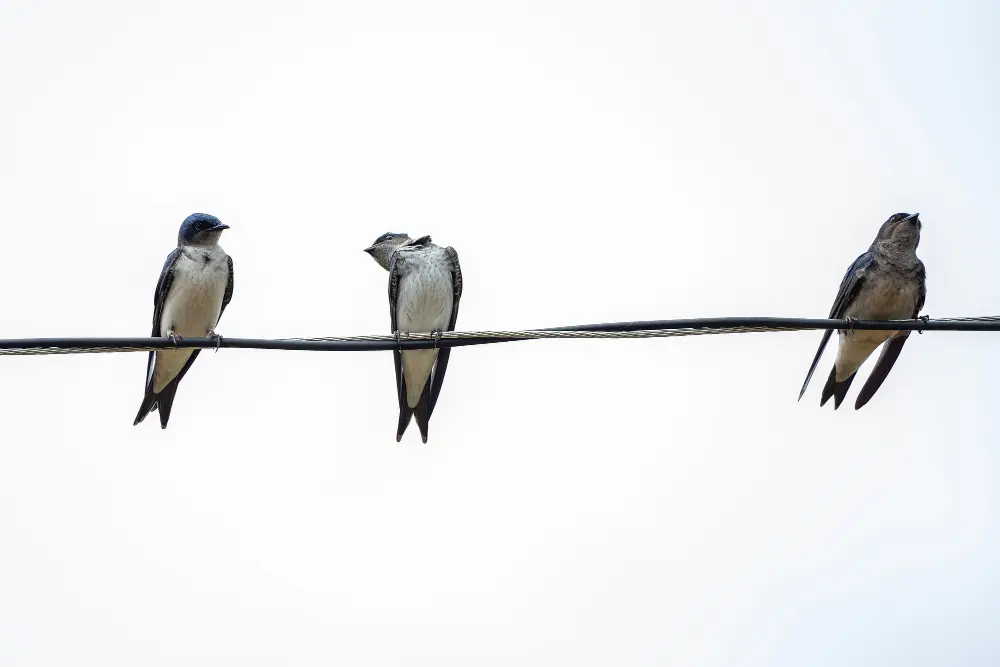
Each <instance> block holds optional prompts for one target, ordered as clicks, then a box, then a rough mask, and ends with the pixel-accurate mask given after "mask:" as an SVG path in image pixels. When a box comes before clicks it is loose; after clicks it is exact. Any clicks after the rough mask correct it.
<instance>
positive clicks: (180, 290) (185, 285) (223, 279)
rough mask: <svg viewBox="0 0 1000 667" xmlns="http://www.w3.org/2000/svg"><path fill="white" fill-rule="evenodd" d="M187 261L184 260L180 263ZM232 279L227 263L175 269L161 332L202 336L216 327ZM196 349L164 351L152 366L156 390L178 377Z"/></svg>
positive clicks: (165, 304) (165, 305) (161, 319)
mask: <svg viewBox="0 0 1000 667" xmlns="http://www.w3.org/2000/svg"><path fill="white" fill-rule="evenodd" d="M185 261H187V260H186V259H182V260H180V261H179V262H178V264H181V263H182V262H185ZM228 281H229V274H228V265H227V266H226V269H225V270H223V269H222V268H221V267H220V266H218V265H215V266H213V265H209V266H208V267H205V268H200V269H198V270H191V269H188V268H187V267H184V266H180V267H177V269H175V276H174V281H173V284H172V285H171V286H170V293H169V294H168V295H167V299H166V302H165V303H164V304H163V313H162V315H161V316H160V335H161V336H167V335H168V334H169V333H170V332H171V331H172V332H173V333H174V334H175V335H177V336H180V337H182V338H203V337H205V335H206V334H208V332H209V331H211V330H212V329H214V328H215V326H216V324H218V321H219V314H220V313H221V311H222V299H223V298H224V296H225V293H226V285H227V283H228ZM192 352H193V350H162V351H159V352H157V353H156V360H155V364H154V366H153V391H154V392H157V393H158V392H160V391H162V389H163V388H164V387H165V386H167V384H168V383H169V382H170V381H171V380H173V379H174V378H175V377H177V374H178V373H180V372H181V369H183V368H184V364H186V363H187V360H188V358H189V357H190V356H191V353H192Z"/></svg>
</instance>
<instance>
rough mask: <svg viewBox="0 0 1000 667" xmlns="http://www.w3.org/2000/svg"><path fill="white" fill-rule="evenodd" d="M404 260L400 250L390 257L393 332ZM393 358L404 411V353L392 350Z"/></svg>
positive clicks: (390, 315) (401, 409)
mask: <svg viewBox="0 0 1000 667" xmlns="http://www.w3.org/2000/svg"><path fill="white" fill-rule="evenodd" d="M404 261H405V260H403V259H401V256H400V253H399V252H394V253H393V254H392V257H391V258H390V259H389V320H390V322H391V323H392V332H393V333H396V332H397V331H398V328H397V324H396V300H397V298H398V297H399V279H400V275H399V273H400V268H401V266H402V263H403V262H404ZM392 360H393V362H394V363H395V366H396V394H397V398H398V399H399V409H400V411H401V412H402V411H403V410H406V409H408V406H407V405H406V380H405V379H404V378H403V367H402V354H401V353H400V351H399V350H398V349H397V350H393V351H392ZM407 416H408V415H407Z"/></svg>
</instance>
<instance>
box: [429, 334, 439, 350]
mask: <svg viewBox="0 0 1000 667" xmlns="http://www.w3.org/2000/svg"><path fill="white" fill-rule="evenodd" d="M431 336H433V337H434V349H435V350H436V349H437V347H438V344H439V343H440V342H441V331H440V330H438V329H435V330H434V331H432V332H431Z"/></svg>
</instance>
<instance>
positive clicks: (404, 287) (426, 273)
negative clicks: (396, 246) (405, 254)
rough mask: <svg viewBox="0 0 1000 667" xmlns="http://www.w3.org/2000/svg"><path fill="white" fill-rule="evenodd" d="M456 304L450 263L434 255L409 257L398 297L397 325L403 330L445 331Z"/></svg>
mask: <svg viewBox="0 0 1000 667" xmlns="http://www.w3.org/2000/svg"><path fill="white" fill-rule="evenodd" d="M414 260H416V261H414ZM453 305H454V287H453V285H452V277H451V267H450V265H448V264H447V263H446V262H443V261H433V260H431V259H424V258H414V259H408V260H407V266H406V269H405V272H404V273H403V275H402V276H401V277H400V281H399V294H398V295H397V297H396V325H397V327H398V328H399V329H400V330H402V331H414V332H429V331H435V330H437V331H443V330H445V329H447V327H448V325H449V323H450V321H451V309H452V307H453Z"/></svg>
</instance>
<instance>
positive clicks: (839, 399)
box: [819, 365, 857, 410]
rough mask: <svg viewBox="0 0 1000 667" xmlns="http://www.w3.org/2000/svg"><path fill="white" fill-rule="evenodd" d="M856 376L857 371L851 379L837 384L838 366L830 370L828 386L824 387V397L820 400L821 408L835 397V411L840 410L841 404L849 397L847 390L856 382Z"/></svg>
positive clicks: (827, 380)
mask: <svg viewBox="0 0 1000 667" xmlns="http://www.w3.org/2000/svg"><path fill="white" fill-rule="evenodd" d="M855 375H857V371H855V372H854V373H851V375H850V377H848V378H847V379H846V380H844V381H843V382H837V366H836V365H834V367H833V368H831V369H830V377H828V378H827V379H826V386H824V387H823V396H822V397H821V398H820V399H819V405H820V407H823V406H824V405H826V402H827V401H829V400H830V397H831V396H833V409H834V410H836V409H837V408H839V407H840V404H841V403H843V402H844V397H845V396H847V390H848V389H850V388H851V383H852V382H854V376H855Z"/></svg>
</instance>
